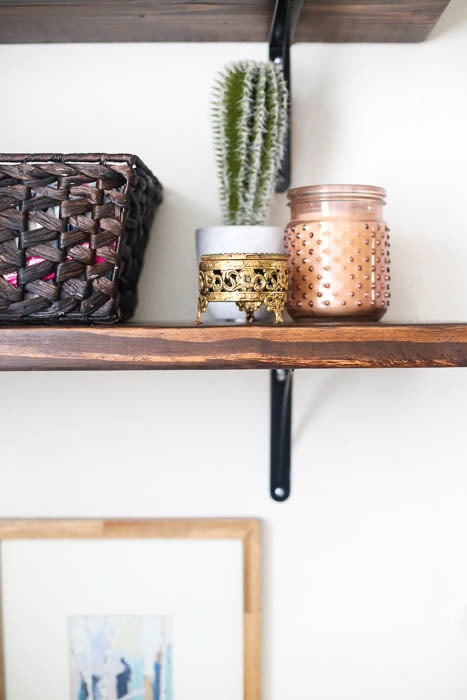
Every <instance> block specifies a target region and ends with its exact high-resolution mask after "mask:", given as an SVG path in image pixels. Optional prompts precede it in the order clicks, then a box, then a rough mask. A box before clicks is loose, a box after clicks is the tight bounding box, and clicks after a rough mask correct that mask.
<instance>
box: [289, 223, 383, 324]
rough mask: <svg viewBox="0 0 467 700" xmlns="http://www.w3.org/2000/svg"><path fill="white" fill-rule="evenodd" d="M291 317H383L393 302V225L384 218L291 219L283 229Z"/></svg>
mask: <svg viewBox="0 0 467 700" xmlns="http://www.w3.org/2000/svg"><path fill="white" fill-rule="evenodd" d="M285 251H286V254H287V256H288V261H289V262H288V267H289V291H288V300H287V310H288V312H289V313H290V315H291V316H292V318H302V317H306V316H310V317H312V316H366V317H369V318H381V316H382V315H383V314H384V313H385V311H386V309H387V307H388V306H389V304H390V299H391V292H390V279H391V277H390V263H391V261H390V257H389V229H388V227H387V226H386V225H385V224H384V223H377V222H375V221H369V222H365V221H363V222H362V221H358V222H332V221H331V222H330V221H326V222H319V221H318V222H316V221H313V222H311V223H304V222H300V223H298V222H291V224H289V226H288V227H287V229H286V232H285Z"/></svg>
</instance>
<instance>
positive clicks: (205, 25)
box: [0, 0, 449, 44]
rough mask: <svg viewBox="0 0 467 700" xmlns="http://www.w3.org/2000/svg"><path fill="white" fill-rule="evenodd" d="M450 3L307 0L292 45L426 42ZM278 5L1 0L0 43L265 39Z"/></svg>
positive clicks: (246, 0)
mask: <svg viewBox="0 0 467 700" xmlns="http://www.w3.org/2000/svg"><path fill="white" fill-rule="evenodd" d="M448 4H449V0H360V2H352V0H305V2H304V5H303V10H302V13H301V15H300V20H299V23H298V27H297V31H296V36H295V41H301V42H308V41H325V42H349V41H352V42H407V41H410V42H414V41H423V40H424V39H426V37H427V36H428V34H429V33H430V31H431V30H432V29H433V27H434V26H435V24H436V22H437V21H438V19H439V17H440V16H441V14H442V12H443V10H444V9H445V8H446V7H447V5H448ZM274 5H275V2H274V0H219V1H218V2H198V1H197V0H98V1H97V2H96V0H62V1H60V0H22V2H18V0H2V2H1V7H0V42H1V43H8V44H12V43H50V42H60V43H63V42H94V41H124V42H125V41H224V42H225V41H261V42H262V41H267V40H268V34H269V29H270V25H271V19H272V14H273V10H274Z"/></svg>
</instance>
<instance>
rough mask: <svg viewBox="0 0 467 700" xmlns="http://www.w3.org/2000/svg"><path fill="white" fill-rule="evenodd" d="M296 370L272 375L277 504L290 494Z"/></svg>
mask: <svg viewBox="0 0 467 700" xmlns="http://www.w3.org/2000/svg"><path fill="white" fill-rule="evenodd" d="M292 373H293V370H292V369H273V370H272V372H271V483H270V493H271V497H272V498H273V499H274V500H275V501H285V500H287V498H288V497H289V495H290V463H291V423H292Z"/></svg>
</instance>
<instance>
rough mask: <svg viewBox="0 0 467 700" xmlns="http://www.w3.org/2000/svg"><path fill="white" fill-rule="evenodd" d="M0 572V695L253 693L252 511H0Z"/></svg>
mask: <svg viewBox="0 0 467 700" xmlns="http://www.w3.org/2000/svg"><path fill="white" fill-rule="evenodd" d="M0 574H1V587H0V591H1V606H0V622H1V625H0V634H1V636H0V652H1V653H0V700H19V698H21V700H37V699H38V698H47V700H130V699H131V700H186V698H203V700H219V698H220V697H222V700H260V696H261V687H260V686H261V651H260V625H261V619H260V523H259V521H258V520H255V519H150V520H0Z"/></svg>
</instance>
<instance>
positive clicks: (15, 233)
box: [0, 154, 162, 323]
mask: <svg viewBox="0 0 467 700" xmlns="http://www.w3.org/2000/svg"><path fill="white" fill-rule="evenodd" d="M161 193H162V188H161V185H160V183H159V181H158V180H157V178H156V177H154V175H153V174H152V173H151V172H150V171H149V170H148V168H147V167H146V166H145V165H144V164H143V163H142V162H141V161H140V159H139V158H137V157H136V156H130V155H123V154H121V155H105V154H79V155H74V154H71V155H50V154H43V155H25V156H18V155H6V154H1V155H0V321H6V320H8V321H16V322H18V321H25V322H38V323H40V322H47V321H50V322H57V321H79V322H100V323H113V322H115V321H118V320H124V319H126V318H129V317H130V316H131V315H132V313H133V312H134V309H135V307H136V303H137V283H138V278H139V274H140V271H141V268H142V263H143V254H144V250H145V247H146V243H147V240H148V235H149V230H150V226H151V223H152V219H153V216H154V212H155V209H156V207H157V206H158V205H159V203H160V202H161V199H162V196H161Z"/></svg>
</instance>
